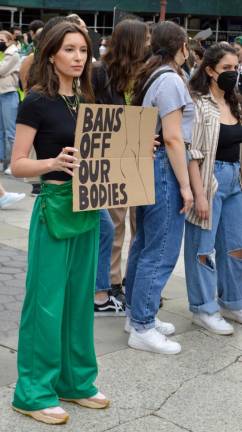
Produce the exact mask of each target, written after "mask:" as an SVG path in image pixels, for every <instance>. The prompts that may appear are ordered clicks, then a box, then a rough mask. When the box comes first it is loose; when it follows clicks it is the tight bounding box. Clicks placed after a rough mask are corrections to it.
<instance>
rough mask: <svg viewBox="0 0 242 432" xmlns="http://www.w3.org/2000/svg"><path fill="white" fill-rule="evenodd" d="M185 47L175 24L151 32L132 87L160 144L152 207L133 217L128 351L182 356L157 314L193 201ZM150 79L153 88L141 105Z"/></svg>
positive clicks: (139, 210)
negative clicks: (152, 118) (151, 110)
mask: <svg viewBox="0 0 242 432" xmlns="http://www.w3.org/2000/svg"><path fill="white" fill-rule="evenodd" d="M186 43H187V35H186V33H185V31H184V30H183V29H182V28H181V27H179V26H178V25H177V24H175V23H173V22H169V21H167V22H162V23H159V24H158V25H157V26H156V27H155V28H154V30H153V32H152V39H151V46H152V49H153V52H154V55H153V57H151V59H150V60H149V62H148V63H146V65H145V66H144V68H143V69H142V70H141V71H140V75H138V77H137V81H136V84H135V86H134V99H133V104H134V105H140V104H142V105H143V106H153V107H157V108H158V119H157V130H156V132H157V133H159V135H160V143H161V144H160V147H159V148H158V150H157V151H156V158H155V161H154V174H155V204H154V205H150V206H140V207H138V208H137V213H136V223H137V231H136V236H135V238H134V241H133V244H132V246H131V250H130V254H129V259H128V269H127V274H126V311H127V319H126V324H125V330H126V331H127V332H129V333H130V336H129V341H128V345H129V346H130V347H131V348H135V349H140V350H144V351H151V352H156V353H160V354H162V353H165V354H177V353H179V352H180V351H181V346H180V344H179V343H177V342H174V341H171V340H169V339H167V338H166V337H165V336H166V335H169V334H172V333H174V331H175V327H174V326H173V324H170V323H163V322H161V321H160V320H159V319H158V318H156V314H157V312H158V310H159V304H160V297H161V292H162V290H163V288H164V287H165V284H166V282H167V280H168V278H169V276H170V275H171V273H172V271H173V269H174V267H175V264H176V261H177V258H178V256H179V252H180V247H181V240H182V234H183V228H184V213H185V212H186V211H188V210H189V209H190V207H191V206H192V202H193V197H192V192H191V189H190V184H189V176H188V170H187V161H186V147H185V142H187V143H189V142H190V139H191V130H192V122H193V102H192V99H191V97H190V95H189V92H188V89H187V87H186V84H185V82H184V80H183V77H182V72H181V69H180V66H181V65H182V64H183V63H184V61H185V59H186V57H187V56H188V54H189V53H188V49H187V46H186ZM158 72H159V75H158ZM154 75H155V76H156V75H157V76H156V77H155V78H154V80H153V81H152V76H153V77H154ZM149 80H151V81H152V83H151V85H150V86H149V88H148V90H147V91H146V93H145V96H144V98H143V96H142V99H143V100H140V99H141V96H140V95H141V94H142V91H143V89H144V88H145V87H146V86H147V83H148V82H149ZM167 95H169V97H167Z"/></svg>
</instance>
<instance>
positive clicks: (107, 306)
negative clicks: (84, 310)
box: [94, 296, 125, 317]
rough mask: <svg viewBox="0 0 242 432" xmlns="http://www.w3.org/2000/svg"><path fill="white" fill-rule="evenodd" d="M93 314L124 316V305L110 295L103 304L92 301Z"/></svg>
mask: <svg viewBox="0 0 242 432" xmlns="http://www.w3.org/2000/svg"><path fill="white" fill-rule="evenodd" d="M94 315H95V316H116V317H119V316H125V306H124V305H123V304H122V302H120V301H118V300H117V299H116V298H115V297H113V296H110V297H109V298H108V300H107V301H106V302H105V303H103V304H97V303H94Z"/></svg>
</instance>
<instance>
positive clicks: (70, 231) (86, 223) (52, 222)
mask: <svg viewBox="0 0 242 432" xmlns="http://www.w3.org/2000/svg"><path fill="white" fill-rule="evenodd" d="M38 199H40V200H41V220H42V222H44V223H46V225H47V228H48V231H49V234H50V235H51V236H52V237H54V238H56V239H58V240H64V239H68V238H71V237H75V236H77V235H78V234H82V233H84V232H86V231H89V230H91V229H92V228H94V227H95V226H96V224H97V223H99V211H98V210H92V211H85V212H73V210H72V181H71V180H70V181H68V182H66V183H63V184H61V185H56V184H49V183H42V184H41V193H40V194H39V198H38Z"/></svg>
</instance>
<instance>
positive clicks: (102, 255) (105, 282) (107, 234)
mask: <svg viewBox="0 0 242 432" xmlns="http://www.w3.org/2000/svg"><path fill="white" fill-rule="evenodd" d="M113 238H114V225H113V221H112V218H111V216H110V214H109V212H108V210H100V243H99V257H98V267H97V279H96V292H97V291H108V290H109V289H110V288H111V281H110V267H111V255H112V245H113Z"/></svg>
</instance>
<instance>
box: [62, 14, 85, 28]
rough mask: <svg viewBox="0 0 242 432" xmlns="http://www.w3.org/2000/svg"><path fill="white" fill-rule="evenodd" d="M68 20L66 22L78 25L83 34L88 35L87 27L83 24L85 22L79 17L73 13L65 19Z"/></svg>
mask: <svg viewBox="0 0 242 432" xmlns="http://www.w3.org/2000/svg"><path fill="white" fill-rule="evenodd" d="M66 18H67V19H68V21H70V22H74V23H76V24H77V25H79V27H80V29H81V30H83V31H84V32H86V33H88V28H87V25H86V23H85V21H84V20H83V19H82V18H80V17H79V15H77V14H75V13H73V14H69V15H67V17H66Z"/></svg>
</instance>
